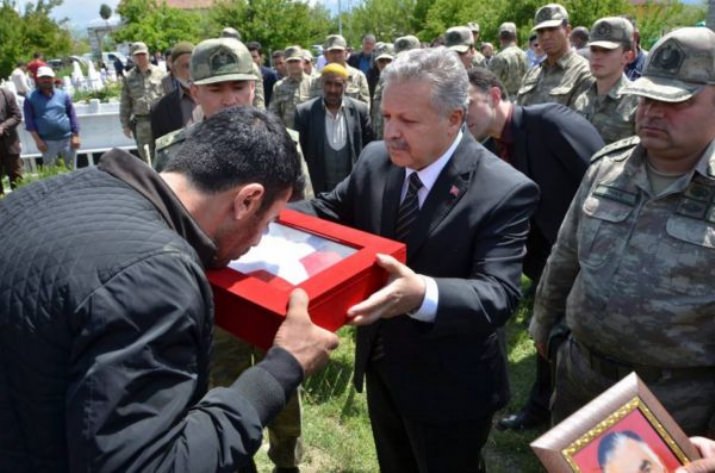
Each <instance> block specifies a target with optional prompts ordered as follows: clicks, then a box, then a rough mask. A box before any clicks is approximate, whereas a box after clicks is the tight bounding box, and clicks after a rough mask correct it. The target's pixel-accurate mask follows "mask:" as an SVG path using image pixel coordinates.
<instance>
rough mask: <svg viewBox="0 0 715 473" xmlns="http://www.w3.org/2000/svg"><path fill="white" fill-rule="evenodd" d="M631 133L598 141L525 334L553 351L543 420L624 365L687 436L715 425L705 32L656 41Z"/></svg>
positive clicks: (709, 48) (713, 126)
mask: <svg viewBox="0 0 715 473" xmlns="http://www.w3.org/2000/svg"><path fill="white" fill-rule="evenodd" d="M624 93H628V94H633V95H637V96H639V97H640V102H639V105H638V110H637V112H636V132H637V134H638V136H637V137H634V138H631V139H626V140H621V141H618V142H616V143H614V144H612V145H609V146H607V147H606V148H604V149H603V150H601V151H600V152H599V153H598V154H596V156H595V157H594V159H593V162H592V164H591V167H590V168H589V170H588V172H587V173H586V176H585V177H584V179H583V181H582V183H581V186H580V188H579V190H578V192H577V193H576V196H575V198H574V200H573V202H572V204H571V207H570V208H569V211H568V213H567V214H566V218H565V219H564V222H563V225H562V226H561V230H560V231H559V237H558V241H557V242H556V244H555V245H554V248H553V250H552V252H551V256H550V257H549V260H548V263H547V266H546V269H545V270H544V275H543V277H542V279H541V284H540V285H539V287H538V290H537V295H536V302H535V305H534V317H533V319H532V323H531V326H530V332H531V335H532V336H533V338H534V341H535V342H536V345H537V348H539V350H540V352H541V353H545V346H546V344H547V341H548V336H549V332H551V331H552V329H554V327H556V326H557V325H558V324H559V323H565V324H566V326H567V327H568V329H570V330H571V334H570V336H569V338H568V340H567V341H566V343H564V344H563V345H562V346H561V348H560V349H559V352H558V357H557V364H558V368H557V371H556V386H555V393H554V399H553V410H552V415H553V417H552V419H553V420H554V421H555V422H558V421H560V420H561V419H564V418H565V417H566V416H568V415H569V414H571V413H573V412H574V411H576V410H577V409H578V408H579V407H581V406H583V405H584V404H586V403H587V402H588V401H590V400H591V399H593V398H594V397H595V396H596V395H598V394H599V393H601V392H603V391H605V390H606V389H607V388H608V387H610V386H611V385H613V384H614V383H616V382H617V381H618V380H619V379H621V378H622V377H623V376H625V375H627V374H628V373H630V372H632V371H635V372H636V373H638V375H639V376H640V377H641V378H642V379H643V381H645V382H646V383H647V384H648V387H649V388H650V389H651V390H652V391H653V393H654V394H655V395H656V397H657V398H658V399H659V400H660V401H661V402H662V403H663V404H664V406H665V408H666V409H667V410H668V411H669V412H670V413H671V414H672V415H673V417H674V418H675V420H676V421H677V422H678V423H679V424H680V426H681V427H683V430H685V432H686V433H688V434H689V435H703V434H705V435H709V436H713V434H715V403H713V399H715V344H713V340H715V324H713V307H715V291H713V268H715V240H714V238H713V236H714V235H715V114H713V106H714V104H715V33H713V32H712V31H711V30H709V29H707V28H682V29H679V30H676V31H674V32H672V33H669V34H667V35H666V36H664V37H663V38H662V39H661V40H660V41H658V43H656V45H655V46H654V47H653V50H652V51H651V54H650V55H649V56H648V62H647V63H646V66H645V69H644V70H643V76H642V77H641V78H640V79H637V80H636V81H635V82H633V83H632V84H630V85H628V86H626V87H625V89H624Z"/></svg>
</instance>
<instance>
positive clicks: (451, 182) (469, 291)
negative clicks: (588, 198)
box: [304, 133, 538, 422]
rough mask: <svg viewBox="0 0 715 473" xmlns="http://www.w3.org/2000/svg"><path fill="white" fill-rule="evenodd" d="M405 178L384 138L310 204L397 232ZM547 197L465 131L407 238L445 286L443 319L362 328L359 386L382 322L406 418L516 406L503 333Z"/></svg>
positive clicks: (412, 257) (417, 261)
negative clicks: (533, 219) (532, 222)
mask: <svg viewBox="0 0 715 473" xmlns="http://www.w3.org/2000/svg"><path fill="white" fill-rule="evenodd" d="M404 176H405V170H404V169H403V168H399V167H396V166H394V165H393V164H392V163H391V162H390V159H389V156H388V153H387V150H386V148H385V145H384V142H382V141H379V142H375V143H372V144H370V145H369V146H367V147H366V148H365V150H364V151H363V153H362V156H361V157H360V160H359V161H358V163H357V164H356V166H355V169H354V170H353V172H352V174H351V175H350V176H349V177H348V178H347V179H345V180H344V181H343V182H341V183H340V184H339V185H338V186H337V187H336V188H335V190H334V191H333V192H330V193H328V194H323V195H321V196H319V197H318V198H317V199H315V200H313V201H311V202H310V203H309V205H307V204H304V205H305V207H307V208H309V209H310V211H313V212H315V213H316V214H317V215H319V216H321V217H324V218H329V219H333V220H337V221H339V222H341V223H344V224H347V225H350V226H353V227H356V228H359V229H362V230H366V231H368V232H371V233H376V234H379V235H383V236H385V237H388V238H391V237H394V225H395V219H396V214H397V209H398V206H399V200H400V192H401V187H402V184H403V180H404ZM537 200H538V189H537V187H536V185H535V184H534V183H532V182H531V181H529V180H528V179H527V178H526V177H525V176H524V175H523V174H521V173H519V172H516V171H515V170H514V169H513V168H512V167H510V166H509V165H508V164H506V163H504V162H503V161H501V160H500V159H499V158H497V157H496V156H494V155H493V154H491V153H489V152H488V151H487V150H485V149H484V147H482V146H481V145H479V144H478V143H477V142H476V141H474V139H473V138H472V137H471V136H470V135H469V134H468V133H466V134H465V135H464V137H463V138H462V141H461V143H460V144H459V145H458V147H457V149H456V151H455V153H454V155H453V156H452V158H451V159H450V161H449V162H448V164H447V165H446V166H445V168H444V169H443V170H442V172H441V174H440V175H439V177H438V179H437V181H436V182H435V185H434V187H433V188H432V189H431V191H430V193H429V195H428V196H427V199H426V200H425V202H424V205H423V206H422V209H421V210H420V213H419V216H418V219H417V221H416V222H415V226H414V227H413V231H412V233H411V235H410V236H409V237H408V239H407V242H406V243H407V264H408V266H409V267H410V268H412V269H413V270H415V271H416V272H418V273H420V274H424V275H428V276H431V277H433V278H435V281H436V283H437V287H438V290H439V304H438V310H437V317H436V319H435V322H434V323H425V322H420V321H417V320H415V319H412V318H410V317H409V316H407V315H403V316H398V317H394V318H391V319H384V320H379V321H378V322H376V323H375V324H373V325H370V326H367V327H361V328H359V329H358V337H357V348H356V355H355V380H354V381H355V385H356V388H357V389H358V390H361V389H362V379H363V374H364V372H365V367H366V365H367V362H368V358H369V356H370V350H371V346H372V343H373V341H374V337H375V334H376V331H377V330H378V329H379V330H380V333H381V334H382V338H383V341H384V353H385V357H384V359H383V360H382V361H381V363H384V364H385V369H386V371H387V378H388V384H390V388H391V391H392V392H393V393H394V395H395V401H396V402H397V404H398V405H399V406H400V409H401V410H402V414H403V415H404V416H406V417H410V418H414V419H419V420H425V421H440V422H444V421H449V420H453V419H459V420H465V419H477V418H483V417H484V416H485V415H489V414H491V413H493V412H494V411H495V410H496V409H499V408H501V407H503V406H504V405H505V404H506V403H507V401H508V397H509V389H508V380H507V372H506V360H505V359H504V355H503V352H502V350H500V347H499V343H498V338H497V333H496V330H497V328H498V327H500V326H502V325H503V324H504V322H505V321H506V320H507V319H508V317H509V316H510V315H511V314H512V313H513V312H514V310H515V309H516V307H517V304H518V300H519V295H520V291H519V280H520V276H521V259H522V257H523V255H524V240H525V238H526V235H527V232H528V228H529V217H530V216H531V213H532V212H533V210H534V207H535V206H536V202H537Z"/></svg>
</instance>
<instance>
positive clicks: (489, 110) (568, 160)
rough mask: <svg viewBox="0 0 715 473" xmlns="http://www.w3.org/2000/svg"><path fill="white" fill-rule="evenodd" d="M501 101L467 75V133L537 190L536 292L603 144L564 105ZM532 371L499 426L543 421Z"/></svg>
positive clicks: (544, 400)
mask: <svg viewBox="0 0 715 473" xmlns="http://www.w3.org/2000/svg"><path fill="white" fill-rule="evenodd" d="M506 97H507V95H506V92H505V91H504V86H503V84H502V83H501V81H500V80H499V79H498V78H497V77H496V75H494V73H492V72H491V71H488V70H487V69H484V68H474V69H472V70H471V71H469V98H470V104H469V111H468V117H467V124H468V127H469V131H470V132H471V134H472V135H473V136H474V138H476V139H477V140H479V141H484V144H485V145H486V146H487V147H488V148H490V149H492V150H493V151H494V152H495V153H496V154H497V155H498V156H500V157H501V158H502V159H504V160H505V161H506V162H508V163H509V164H511V165H512V166H514V167H515V168H516V169H518V170H519V171H521V172H523V173H524V174H526V175H527V176H528V177H529V178H530V179H532V180H533V181H534V182H536V183H537V184H538V185H539V188H540V189H541V200H540V202H539V206H538V207H537V209H536V212H534V216H533V218H532V224H531V228H530V230H529V237H528V239H527V245H526V248H527V252H526V257H525V258H524V274H526V275H527V276H528V277H529V278H530V279H531V281H532V287H533V288H536V285H537V284H538V282H539V278H541V273H542V271H543V270H544V266H545V264H546V259H547V258H548V257H549V252H550V251H551V246H552V245H553V244H554V242H555V241H556V235H557V233H558V231H559V227H560V226H561V221H562V220H563V219H564V215H566V210H568V207H569V204H570V203H571V200H572V199H573V196H574V194H575V193H576V189H578V186H579V183H580V182H581V178H582V177H583V174H584V173H585V172H586V168H587V167H588V165H589V161H590V158H591V156H592V155H593V154H595V153H596V151H598V150H600V149H601V148H602V147H603V146H604V144H603V139H602V138H601V136H600V134H599V133H598V130H596V128H594V127H593V125H591V123H590V122H588V121H587V120H586V119H585V118H583V117H582V116H581V115H579V114H578V113H576V112H574V111H573V110H571V109H569V108H567V107H565V106H563V105H558V104H553V103H549V104H540V105H531V106H526V107H523V106H520V105H514V104H513V103H512V102H510V101H509V100H508V99H506ZM485 140H486V141H485ZM554 348H555V346H554ZM536 373H537V374H536V378H537V379H536V382H535V383H534V386H533V387H532V390H531V394H530V397H529V401H528V402H527V405H526V406H525V407H524V408H522V409H521V410H520V411H519V412H517V413H516V414H513V415H510V416H508V417H505V418H504V419H501V420H500V421H499V423H498V424H497V427H498V428H503V429H517V430H518V429H524V428H531V427H536V426H538V425H539V424H542V423H547V422H548V420H549V399H550V397H551V391H552V389H551V370H550V369H549V364H548V362H547V361H546V360H544V359H542V358H541V357H538V358H537V368H536Z"/></svg>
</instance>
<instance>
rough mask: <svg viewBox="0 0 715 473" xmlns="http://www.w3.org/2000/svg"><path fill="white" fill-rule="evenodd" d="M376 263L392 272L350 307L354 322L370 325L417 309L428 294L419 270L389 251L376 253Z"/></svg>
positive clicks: (352, 323) (349, 315)
mask: <svg viewBox="0 0 715 473" xmlns="http://www.w3.org/2000/svg"><path fill="white" fill-rule="evenodd" d="M377 264H378V265H380V266H381V267H382V268H385V269H386V270H387V272H388V273H389V275H390V276H389V279H388V282H387V285H386V286H385V287H383V288H382V289H380V290H379V291H377V292H375V293H374V294H373V295H371V296H370V297H368V298H367V299H365V300H364V301H362V302H360V303H358V304H355V305H354V306H352V307H351V308H349V309H348V317H351V318H352V320H351V321H350V324H351V325H369V324H371V323H373V322H375V321H376V320H377V319H381V318H390V317H395V316H396V315H401V314H404V313H406V312H409V311H411V310H415V309H417V308H419V307H420V305H422V301H423V300H424V298H425V290H426V289H425V281H424V279H422V277H421V276H420V275H419V274H417V273H415V272H414V271H412V270H411V269H410V268H408V267H407V266H406V265H404V264H402V263H400V262H399V261H397V260H396V259H395V258H393V257H392V256H388V255H377Z"/></svg>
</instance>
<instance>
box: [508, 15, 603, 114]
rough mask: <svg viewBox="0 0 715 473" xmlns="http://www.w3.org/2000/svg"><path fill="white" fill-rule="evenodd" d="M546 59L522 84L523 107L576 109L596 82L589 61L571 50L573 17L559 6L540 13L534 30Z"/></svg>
mask: <svg viewBox="0 0 715 473" xmlns="http://www.w3.org/2000/svg"><path fill="white" fill-rule="evenodd" d="M532 31H536V35H537V38H538V40H539V45H540V46H541V49H542V50H543V51H544V53H546V59H544V60H543V61H542V62H541V64H539V65H538V66H536V67H533V68H531V69H529V71H528V72H527V73H526V76H524V79H523V80H522V82H521V86H520V87H519V91H518V92H517V97H516V101H517V103H518V104H519V105H534V104H537V103H545V102H555V103H560V104H562V105H566V106H567V107H572V106H573V101H574V100H575V98H576V96H577V94H578V93H579V92H581V90H583V89H585V88H586V87H588V86H589V85H590V84H591V82H592V81H593V77H591V72H590V71H589V69H588V61H587V60H586V59H585V58H584V57H582V56H580V55H579V54H578V53H576V52H575V51H573V50H572V49H571V44H570V43H569V33H570V32H571V26H570V25H569V15H568V12H567V11H566V9H565V8H564V7H563V6H561V5H559V4H558V3H549V4H548V5H544V6H543V7H541V8H539V9H538V10H537V11H536V16H535V17H534V28H533V30H532Z"/></svg>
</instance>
